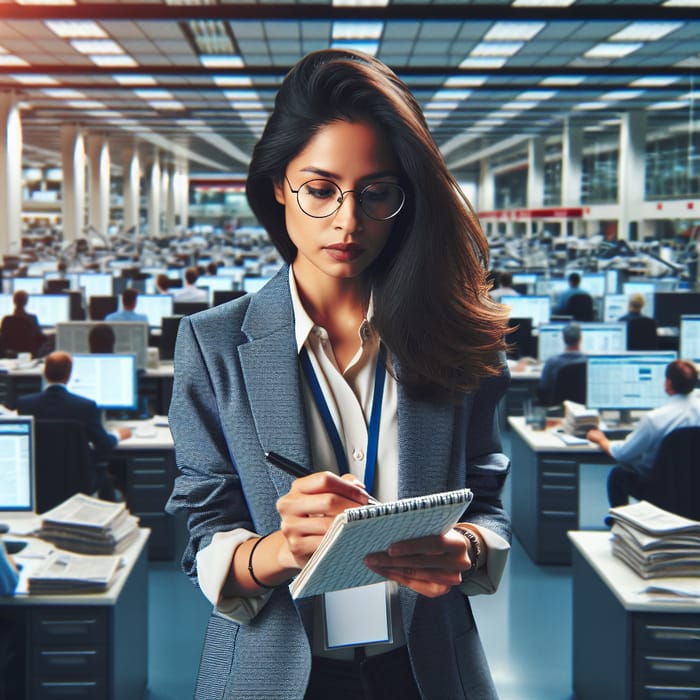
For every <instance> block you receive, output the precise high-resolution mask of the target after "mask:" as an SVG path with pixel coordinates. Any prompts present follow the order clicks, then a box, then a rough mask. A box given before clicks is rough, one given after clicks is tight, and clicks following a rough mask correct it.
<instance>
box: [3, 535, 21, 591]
mask: <svg viewBox="0 0 700 700" xmlns="http://www.w3.org/2000/svg"><path fill="white" fill-rule="evenodd" d="M17 581H19V573H18V571H17V565H16V564H15V562H14V560H13V559H12V557H11V556H10V555H9V554H8V553H7V550H6V549H5V543H4V542H3V541H2V538H0V595H12V594H13V593H14V591H15V588H16V587H17Z"/></svg>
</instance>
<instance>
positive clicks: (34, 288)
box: [10, 276, 44, 294]
mask: <svg viewBox="0 0 700 700" xmlns="http://www.w3.org/2000/svg"><path fill="white" fill-rule="evenodd" d="M20 289H23V290H24V291H25V292H27V294H43V293H44V278H43V276H42V277H10V291H12V292H17V291H19V290H20Z"/></svg>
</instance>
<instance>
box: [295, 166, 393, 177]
mask: <svg viewBox="0 0 700 700" xmlns="http://www.w3.org/2000/svg"><path fill="white" fill-rule="evenodd" d="M299 172H302V173H309V174H313V175H318V176H319V177H323V178H326V179H328V180H340V179H342V176H341V175H338V174H337V173H332V172H330V171H328V170H323V169H322V168H316V167H314V166H312V165H309V166H306V167H304V168H301V170H300V171H299ZM398 176H399V175H398V173H397V172H396V171H395V170H379V171H377V172H375V173H369V174H368V175H363V176H362V177H361V178H360V180H376V179H378V178H382V177H396V178H398Z"/></svg>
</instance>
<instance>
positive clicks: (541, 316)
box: [501, 295, 552, 327]
mask: <svg viewBox="0 0 700 700" xmlns="http://www.w3.org/2000/svg"><path fill="white" fill-rule="evenodd" d="M501 303H502V304H505V305H506V306H510V316H513V317H515V318H531V319H532V325H533V327H538V326H540V325H542V324H543V323H549V317H550V315H551V312H552V300H551V298H550V297H549V296H545V295H542V296H511V295H505V296H502V297H501Z"/></svg>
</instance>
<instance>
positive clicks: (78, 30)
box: [44, 20, 108, 39]
mask: <svg viewBox="0 0 700 700" xmlns="http://www.w3.org/2000/svg"><path fill="white" fill-rule="evenodd" d="M44 24H45V25H46V26H47V27H48V28H49V29H50V30H51V31H52V32H53V33H54V34H55V35H56V36H58V37H60V38H61V39H107V38H108V34H107V33H106V32H105V31H104V29H102V27H100V25H99V24H97V22H93V21H92V20H75V21H72V20H47V21H46V22H44Z"/></svg>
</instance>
